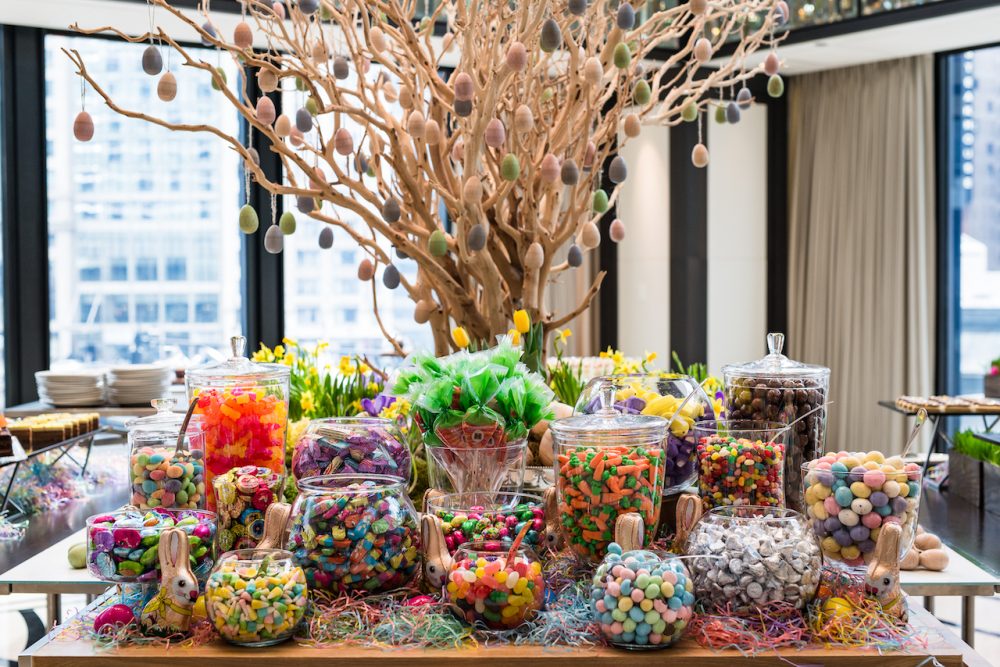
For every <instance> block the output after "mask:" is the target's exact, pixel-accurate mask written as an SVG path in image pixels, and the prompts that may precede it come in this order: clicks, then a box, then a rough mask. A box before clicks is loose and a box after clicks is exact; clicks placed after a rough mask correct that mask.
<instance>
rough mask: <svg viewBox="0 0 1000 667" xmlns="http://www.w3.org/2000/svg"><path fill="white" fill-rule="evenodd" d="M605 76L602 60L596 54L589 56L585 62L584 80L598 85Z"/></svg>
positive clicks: (592, 84)
mask: <svg viewBox="0 0 1000 667" xmlns="http://www.w3.org/2000/svg"><path fill="white" fill-rule="evenodd" d="M603 78H604V67H602V66H601V61H600V60H598V59H597V58H595V57H594V56H591V57H589V58H587V60H586V61H584V63H583V80H584V81H586V82H587V83H588V84H589V85H591V86H596V85H598V84H600V83H601V79H603Z"/></svg>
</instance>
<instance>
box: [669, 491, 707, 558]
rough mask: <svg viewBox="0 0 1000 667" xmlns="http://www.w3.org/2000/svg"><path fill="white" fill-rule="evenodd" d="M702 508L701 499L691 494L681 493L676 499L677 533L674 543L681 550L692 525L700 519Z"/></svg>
mask: <svg viewBox="0 0 1000 667" xmlns="http://www.w3.org/2000/svg"><path fill="white" fill-rule="evenodd" d="M703 511H704V508H703V507H702V504H701V498H699V497H698V496H696V495H694V494H692V493H682V494H681V496H680V497H679V498H678V499H677V531H676V534H675V535H674V543H675V544H677V545H679V546H680V547H681V548H683V547H684V543H685V542H687V539H688V537H689V536H690V535H691V531H692V530H694V525H695V524H696V523H698V521H699V520H700V519H701V515H702V513H703Z"/></svg>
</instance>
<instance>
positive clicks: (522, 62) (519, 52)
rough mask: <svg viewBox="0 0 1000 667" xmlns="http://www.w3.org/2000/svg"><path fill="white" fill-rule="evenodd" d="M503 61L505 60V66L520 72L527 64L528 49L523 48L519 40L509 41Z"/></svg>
mask: <svg viewBox="0 0 1000 667" xmlns="http://www.w3.org/2000/svg"><path fill="white" fill-rule="evenodd" d="M505 61H506V62H507V67H509V68H511V69H512V70H514V71H515V72H520V71H521V70H523V69H524V68H525V66H526V65H527V64H528V50H527V49H525V48H524V44H522V43H521V42H511V44H510V46H509V47H507V56H506V58H505Z"/></svg>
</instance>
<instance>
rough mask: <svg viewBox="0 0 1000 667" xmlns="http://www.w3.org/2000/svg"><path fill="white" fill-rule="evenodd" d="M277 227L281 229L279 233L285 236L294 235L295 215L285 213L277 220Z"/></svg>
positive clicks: (289, 212)
mask: <svg viewBox="0 0 1000 667" xmlns="http://www.w3.org/2000/svg"><path fill="white" fill-rule="evenodd" d="M278 226H279V227H280V228H281V233H282V234H284V235H285V236H289V235H290V234H294V233H295V227H296V220H295V214H294V213H292V212H291V211H285V212H284V213H282V214H281V217H280V218H278Z"/></svg>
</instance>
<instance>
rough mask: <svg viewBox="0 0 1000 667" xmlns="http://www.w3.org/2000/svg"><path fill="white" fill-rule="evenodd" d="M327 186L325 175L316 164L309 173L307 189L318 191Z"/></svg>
mask: <svg viewBox="0 0 1000 667" xmlns="http://www.w3.org/2000/svg"><path fill="white" fill-rule="evenodd" d="M326 184H327V180H326V174H324V173H323V169H322V167H320V166H319V165H318V164H317V165H315V166H314V167H313V168H312V171H311V172H310V173H309V187H311V188H315V189H317V190H318V189H320V188H322V187H323V186H324V185H326Z"/></svg>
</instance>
